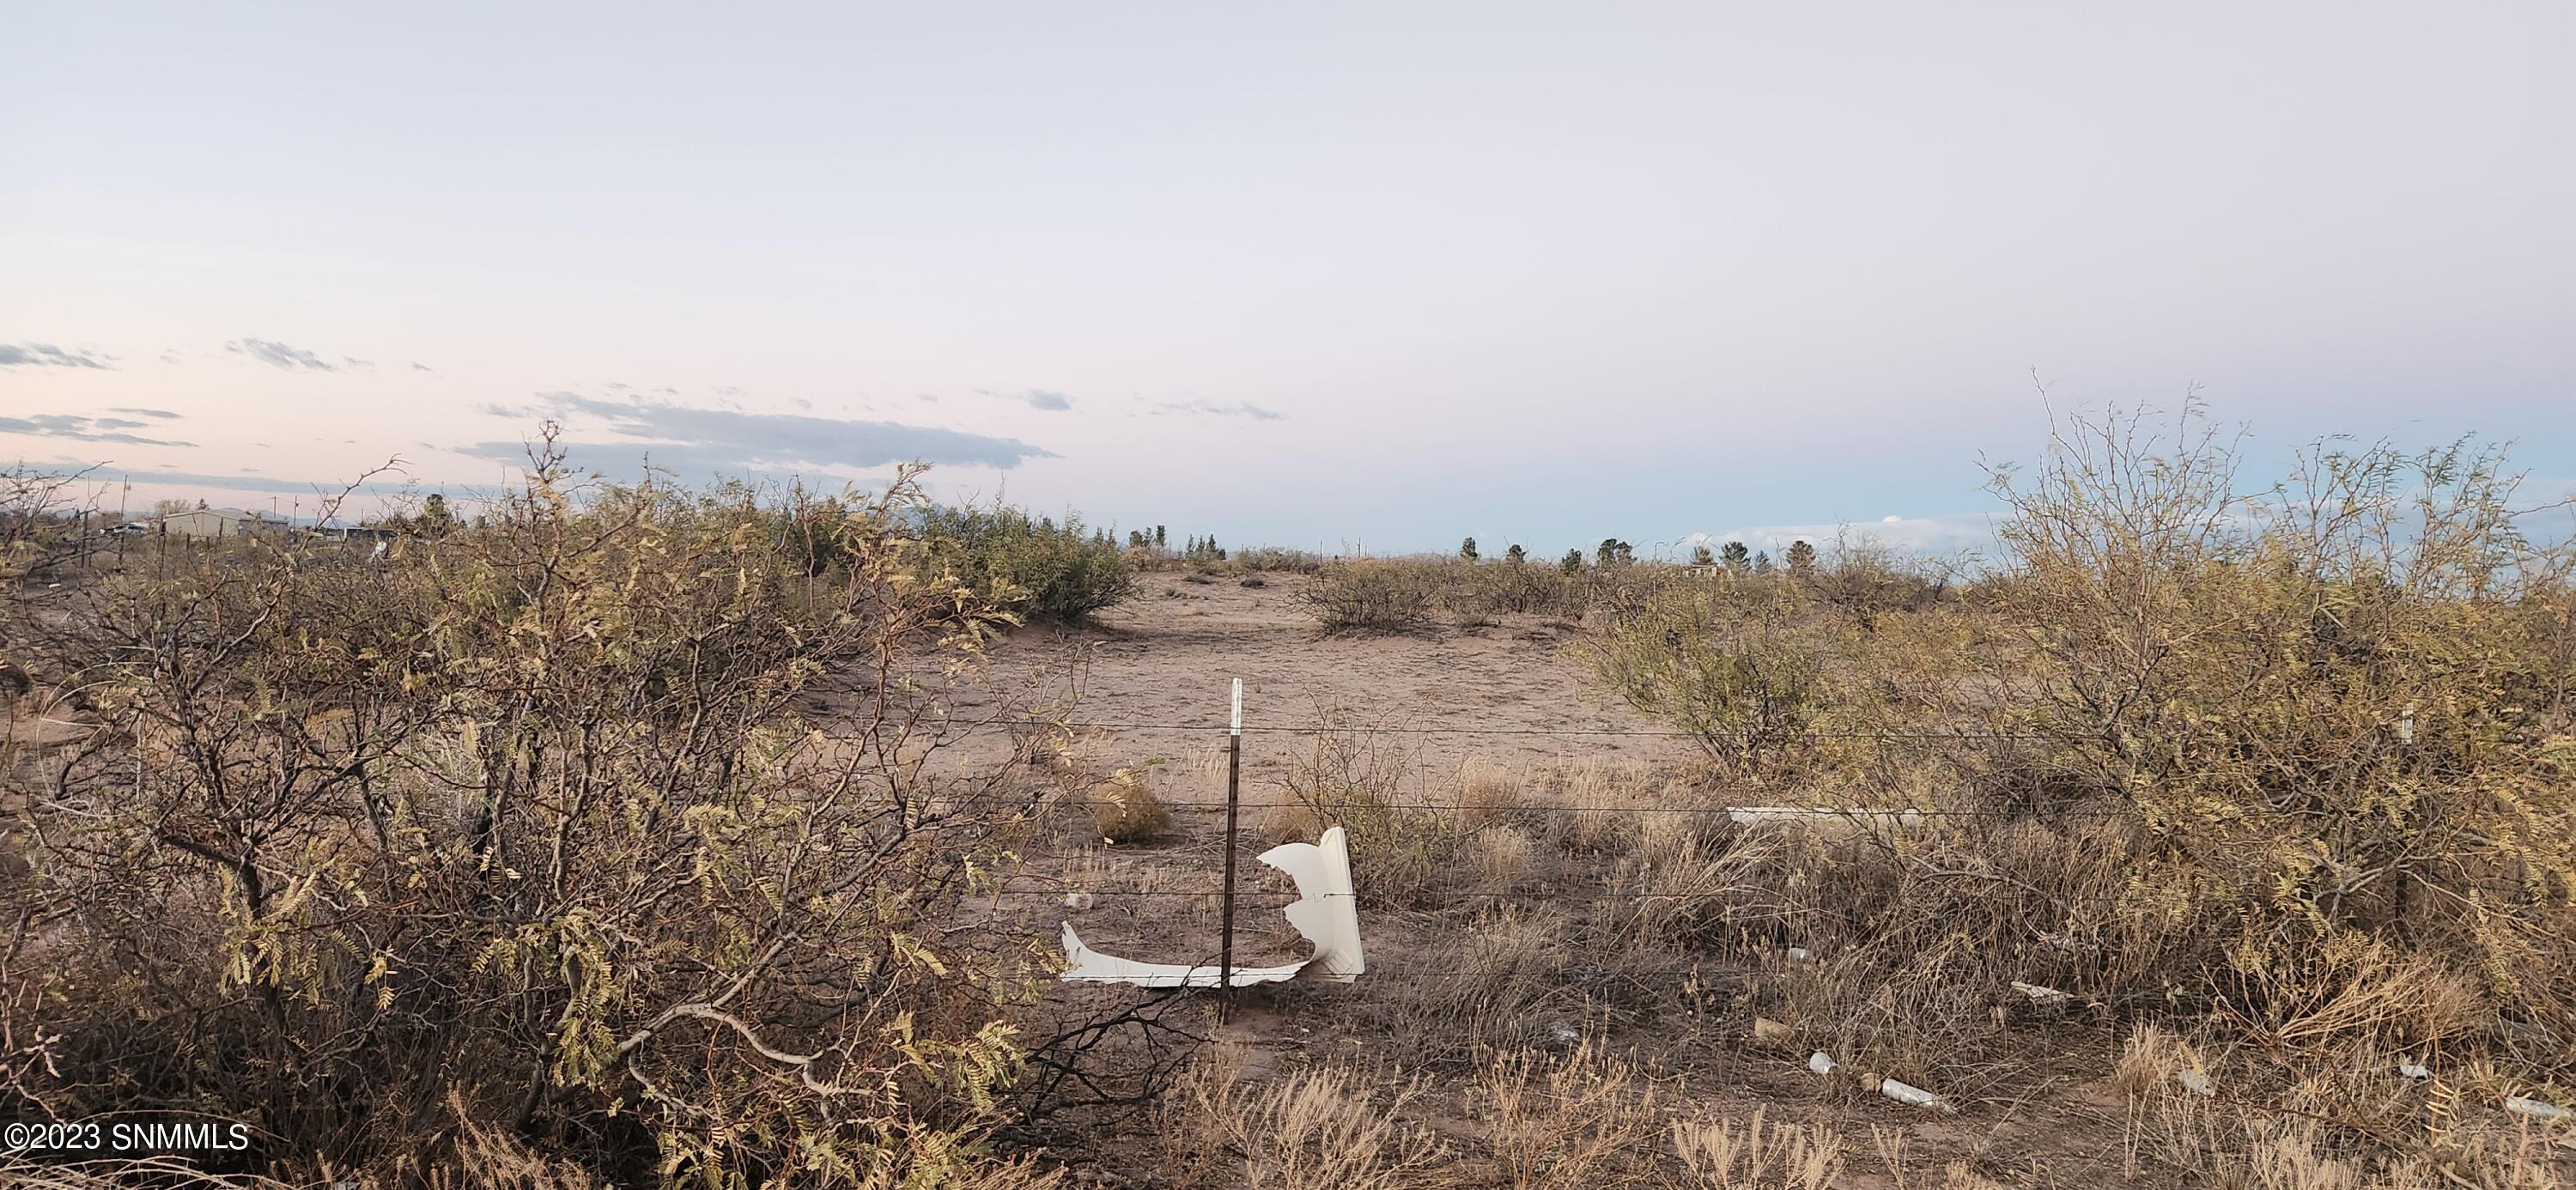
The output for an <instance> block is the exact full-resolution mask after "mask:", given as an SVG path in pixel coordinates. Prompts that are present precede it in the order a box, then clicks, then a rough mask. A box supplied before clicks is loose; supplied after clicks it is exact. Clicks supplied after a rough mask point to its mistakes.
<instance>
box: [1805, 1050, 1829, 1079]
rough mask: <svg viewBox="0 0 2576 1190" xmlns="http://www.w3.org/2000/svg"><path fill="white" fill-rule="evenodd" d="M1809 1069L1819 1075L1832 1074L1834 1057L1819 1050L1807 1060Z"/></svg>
mask: <svg viewBox="0 0 2576 1190" xmlns="http://www.w3.org/2000/svg"><path fill="white" fill-rule="evenodd" d="M1807 1069H1809V1070H1812V1071H1815V1072H1816V1073H1818V1074H1832V1073H1833V1072H1834V1059H1833V1056H1832V1055H1831V1054H1828V1053H1826V1052H1825V1051H1823V1050H1817V1051H1816V1052H1815V1053H1814V1054H1812V1055H1810V1056H1809V1057H1808V1058H1807Z"/></svg>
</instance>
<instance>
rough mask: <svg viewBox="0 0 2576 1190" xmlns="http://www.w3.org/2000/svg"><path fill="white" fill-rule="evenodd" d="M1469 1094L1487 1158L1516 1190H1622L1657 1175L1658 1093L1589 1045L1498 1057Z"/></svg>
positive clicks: (1631, 1069)
mask: <svg viewBox="0 0 2576 1190" xmlns="http://www.w3.org/2000/svg"><path fill="white" fill-rule="evenodd" d="M1470 1094H1471V1101H1472V1103H1473V1104H1474V1107H1475V1114H1476V1115H1477V1116H1478V1117H1479V1118H1480V1119H1482V1120H1483V1122H1484V1126H1485V1132H1484V1151H1485V1154H1486V1155H1487V1156H1490V1157H1491V1158H1492V1159H1493V1160H1494V1162H1495V1163H1496V1164H1497V1165H1499V1166H1500V1167H1501V1172H1502V1175H1503V1177H1504V1179H1505V1180H1506V1182H1507V1184H1509V1185H1511V1186H1514V1187H1518V1188H1521V1190H1538V1188H1541V1187H1571V1186H1607V1185H1618V1184H1621V1183H1622V1182H1630V1181H1634V1180H1637V1179H1638V1178H1639V1177H1641V1176H1643V1175H1649V1174H1651V1173H1652V1172H1653V1166H1652V1164H1651V1160H1652V1158H1651V1154H1652V1137H1653V1136H1654V1134H1655V1133H1656V1131H1657V1130H1658V1129H1659V1128H1660V1127H1661V1126H1662V1122H1663V1117H1662V1113H1661V1112H1660V1110H1659V1106H1658V1102H1657V1089H1656V1087H1655V1085H1654V1084H1653V1083H1651V1082H1648V1081H1646V1080H1645V1079H1643V1078H1640V1077H1639V1076H1638V1074H1637V1070H1636V1068H1635V1067H1634V1066H1631V1065H1630V1064H1628V1063H1627V1062H1625V1061H1622V1060H1620V1059H1618V1058H1614V1057H1611V1056H1609V1055H1607V1054H1604V1053H1603V1052H1601V1051H1600V1050H1598V1049H1595V1048H1594V1047H1593V1046H1592V1044H1591V1043H1589V1042H1586V1043H1584V1044H1582V1045H1580V1046H1578V1047H1577V1048H1576V1049H1575V1050H1574V1051H1573V1052H1571V1053H1567V1054H1561V1055H1549V1054H1543V1053H1540V1052H1537V1051H1533V1050H1526V1049H1525V1050H1518V1051H1514V1052H1511V1053H1506V1054H1500V1055H1496V1056H1495V1057H1493V1058H1492V1059H1491V1060H1489V1061H1488V1062H1487V1063H1486V1064H1485V1066H1484V1068H1483V1069H1482V1070H1481V1071H1480V1072H1479V1074H1478V1076H1477V1080H1476V1085H1475V1087H1474V1089H1473V1090H1472V1091H1471V1092H1470Z"/></svg>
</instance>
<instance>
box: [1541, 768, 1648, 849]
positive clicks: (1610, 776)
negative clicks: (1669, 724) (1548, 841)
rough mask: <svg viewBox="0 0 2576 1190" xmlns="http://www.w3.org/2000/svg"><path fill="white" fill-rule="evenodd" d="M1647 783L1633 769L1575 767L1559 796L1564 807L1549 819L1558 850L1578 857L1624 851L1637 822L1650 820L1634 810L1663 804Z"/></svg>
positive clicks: (1549, 816)
mask: <svg viewBox="0 0 2576 1190" xmlns="http://www.w3.org/2000/svg"><path fill="white" fill-rule="evenodd" d="M1649 780H1650V779H1649V776H1648V775H1647V774H1646V773H1645V772H1644V771H1642V770H1640V769H1638V768H1636V767H1634V766H1631V765H1623V764H1613V763H1609V762H1605V761H1599V760H1585V761H1582V762H1580V763H1578V764H1576V765H1575V766H1574V767H1573V768H1572V769H1570V770H1568V771H1567V772H1566V774H1565V779H1564V787H1563V789H1562V790H1561V791H1560V792H1559V793H1558V795H1557V796H1558V801H1559V802H1560V804H1561V805H1562V806H1563V807H1564V808H1563V809H1561V810H1558V811H1556V812H1554V813H1551V814H1549V815H1548V816H1547V826H1548V831H1549V833H1550V835H1551V836H1552V837H1553V838H1554V839H1555V841H1556V843H1557V845H1558V846H1559V847H1561V848H1563V849H1565V850H1566V851H1568V852H1570V853H1573V854H1577V855H1587V856H1600V855H1608V854H1611V853H1614V852H1618V851H1623V850H1626V849H1627V847H1628V846H1629V844H1630V840H1631V839H1632V838H1633V837H1634V834H1635V832H1636V831H1637V829H1638V824H1639V823H1640V822H1641V821H1643V820H1644V819H1645V818H1647V817H1650V815H1643V814H1638V813H1634V811H1636V810H1639V809H1650V808H1653V807H1656V806H1658V805H1661V804H1663V802H1662V800H1661V798H1660V797H1659V796H1658V795H1657V794H1656V793H1655V791H1654V790H1653V789H1652V788H1650V785H1649Z"/></svg>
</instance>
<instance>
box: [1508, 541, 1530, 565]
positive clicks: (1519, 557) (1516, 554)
mask: <svg viewBox="0 0 2576 1190" xmlns="http://www.w3.org/2000/svg"><path fill="white" fill-rule="evenodd" d="M1528 559H1529V553H1528V551H1526V550H1523V549H1522V548H1521V547H1520V546H1518V545H1514V546H1513V547H1512V548H1510V549H1507V550H1504V551H1503V561H1506V562H1509V563H1511V564H1512V565H1514V566H1518V565H1520V564H1521V563H1522V562H1525V561H1527V560H1528Z"/></svg>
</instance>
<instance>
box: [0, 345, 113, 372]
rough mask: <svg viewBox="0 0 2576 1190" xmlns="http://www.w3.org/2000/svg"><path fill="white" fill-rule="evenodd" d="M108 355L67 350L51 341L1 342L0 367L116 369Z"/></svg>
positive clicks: (103, 370) (104, 370) (105, 370)
mask: <svg viewBox="0 0 2576 1190" xmlns="http://www.w3.org/2000/svg"><path fill="white" fill-rule="evenodd" d="M107 359H108V357H105V356H102V355H100V354H98V353H96V352H91V351H78V350H74V351H65V350H63V349H62V348H60V347H56V346H54V345H53V344H51V343H0V368H20V367H26V368H96V369H98V370H99V371H102V372H107V371H114V370H115V366H114V365H112V364H110V363H108V362H107Z"/></svg>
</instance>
